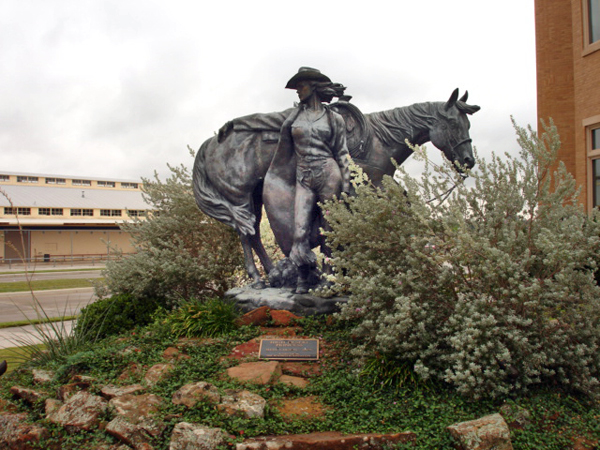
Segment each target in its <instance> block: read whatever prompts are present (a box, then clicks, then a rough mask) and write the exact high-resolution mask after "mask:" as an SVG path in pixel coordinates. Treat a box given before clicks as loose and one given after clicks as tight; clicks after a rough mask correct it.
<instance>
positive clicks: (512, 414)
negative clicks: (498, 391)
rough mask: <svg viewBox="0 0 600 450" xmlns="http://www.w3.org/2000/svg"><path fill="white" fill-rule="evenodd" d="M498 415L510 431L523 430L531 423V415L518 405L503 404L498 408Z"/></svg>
mask: <svg viewBox="0 0 600 450" xmlns="http://www.w3.org/2000/svg"><path fill="white" fill-rule="evenodd" d="M500 414H502V417H503V418H504V420H505V421H506V423H507V424H508V427H509V428H511V429H512V428H517V429H523V428H524V427H525V426H526V425H528V424H529V423H531V413H530V412H529V411H528V410H526V409H525V408H522V407H520V406H518V405H514V404H512V405H511V404H508V403H505V404H504V405H502V406H501V407H500Z"/></svg>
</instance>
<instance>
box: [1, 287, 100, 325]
mask: <svg viewBox="0 0 600 450" xmlns="http://www.w3.org/2000/svg"><path fill="white" fill-rule="evenodd" d="M34 294H35V298H36V299H37V301H38V302H39V304H40V305H41V306H42V308H43V310H44V311H45V313H46V315H47V316H48V317H61V316H63V315H66V316H70V315H74V314H77V313H78V312H79V310H80V309H81V308H83V307H84V306H86V305H87V304H88V303H90V302H92V301H94V300H95V299H96V297H95V295H94V288H76V289H57V290H51V291H34ZM37 317H38V315H37V313H36V311H35V301H34V298H33V296H32V294H31V292H9V293H5V294H0V322H12V321H15V320H26V319H27V318H29V319H36V318H37Z"/></svg>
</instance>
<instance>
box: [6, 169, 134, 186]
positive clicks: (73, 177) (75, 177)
mask: <svg viewBox="0 0 600 450" xmlns="http://www.w3.org/2000/svg"><path fill="white" fill-rule="evenodd" d="M0 175H15V176H26V177H38V178H64V179H66V180H91V181H117V182H119V183H123V182H124V183H139V184H142V180H141V179H137V180H134V179H131V178H103V177H87V176H78V175H58V174H55V173H53V174H50V173H32V172H11V171H6V170H0Z"/></svg>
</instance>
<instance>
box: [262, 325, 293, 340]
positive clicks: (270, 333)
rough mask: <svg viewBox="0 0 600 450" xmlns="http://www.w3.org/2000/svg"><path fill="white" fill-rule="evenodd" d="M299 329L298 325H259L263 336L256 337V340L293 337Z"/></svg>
mask: <svg viewBox="0 0 600 450" xmlns="http://www.w3.org/2000/svg"><path fill="white" fill-rule="evenodd" d="M300 330H301V328H300V327H284V328H281V327H260V331H262V333H263V336H261V337H259V338H257V340H258V339H278V338H282V337H287V338H290V337H295V336H296V335H297V334H298V331H300Z"/></svg>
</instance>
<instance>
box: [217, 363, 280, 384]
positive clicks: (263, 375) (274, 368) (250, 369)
mask: <svg viewBox="0 0 600 450" xmlns="http://www.w3.org/2000/svg"><path fill="white" fill-rule="evenodd" d="M227 375H229V377H231V378H234V379H236V380H238V381H242V382H248V383H255V384H269V383H271V382H275V381H277V379H278V378H279V377H280V376H281V365H280V364H279V363H278V362H277V361H268V362H262V361H261V362H249V363H243V364H240V365H239V366H235V367H230V368H229V369H227Z"/></svg>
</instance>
